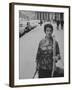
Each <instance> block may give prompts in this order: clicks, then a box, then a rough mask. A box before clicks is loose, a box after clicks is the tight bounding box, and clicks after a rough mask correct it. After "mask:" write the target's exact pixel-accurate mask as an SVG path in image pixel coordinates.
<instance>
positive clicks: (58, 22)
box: [56, 20, 60, 30]
mask: <svg viewBox="0 0 72 90" xmlns="http://www.w3.org/2000/svg"><path fill="white" fill-rule="evenodd" d="M56 22H57V30H59V24H60V21H59V20H57V21H56Z"/></svg>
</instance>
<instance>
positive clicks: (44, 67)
mask: <svg viewBox="0 0 72 90" xmlns="http://www.w3.org/2000/svg"><path fill="white" fill-rule="evenodd" d="M44 32H45V34H46V36H45V38H44V39H42V40H41V41H40V43H39V47H38V51H37V56H36V64H37V66H36V69H37V70H38V77H39V78H48V77H51V74H52V71H53V60H55V63H56V62H57V61H58V60H59V59H60V52H59V46H58V42H57V41H56V40H55V56H53V37H52V33H53V26H52V25H51V24H46V25H45V26H44Z"/></svg>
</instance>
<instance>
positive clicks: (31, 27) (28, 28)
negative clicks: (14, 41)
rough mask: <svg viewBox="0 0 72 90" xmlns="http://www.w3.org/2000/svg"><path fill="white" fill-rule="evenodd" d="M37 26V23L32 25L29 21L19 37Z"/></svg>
mask: <svg viewBox="0 0 72 90" xmlns="http://www.w3.org/2000/svg"><path fill="white" fill-rule="evenodd" d="M36 27H37V25H35V26H31V24H30V22H27V25H26V27H25V28H24V30H23V33H19V37H22V36H23V35H25V34H26V33H28V32H29V31H31V30H33V29H34V28H36Z"/></svg>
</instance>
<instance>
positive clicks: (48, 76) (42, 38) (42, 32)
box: [10, 3, 70, 86]
mask: <svg viewBox="0 0 72 90" xmlns="http://www.w3.org/2000/svg"><path fill="white" fill-rule="evenodd" d="M16 4H17V5H16ZM16 4H15V3H13V4H12V5H13V8H11V10H13V15H14V16H13V19H14V21H13V22H12V24H13V23H14V24H13V26H14V28H13V31H14V32H13V33H14V38H13V39H14V58H13V59H14V60H13V61H12V63H14V66H13V68H12V66H11V70H12V72H11V73H13V74H12V75H13V76H12V75H11V77H12V79H13V82H14V83H11V84H12V85H13V86H15V85H24V86H25V85H30V86H32V85H33V86H34V85H48V84H49V85H50V84H58V83H60V84H61V83H63V84H64V83H69V82H70V81H69V79H70V77H69V73H70V60H69V53H70V52H69V43H70V42H69V39H70V38H69V30H70V29H69V27H70V25H69V23H70V21H69V19H70V17H69V13H70V12H69V6H56V7H55V6H52V5H50V6H49V5H46V6H45V5H36V4H32V5H31V4H22V5H21V4H20V5H19V4H18V3H16ZM10 65H11V64H10ZM11 73H10V74H11Z"/></svg>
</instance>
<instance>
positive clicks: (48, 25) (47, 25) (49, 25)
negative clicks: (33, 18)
mask: <svg viewBox="0 0 72 90" xmlns="http://www.w3.org/2000/svg"><path fill="white" fill-rule="evenodd" d="M47 27H49V28H51V30H52V32H53V26H52V24H45V25H44V32H45V33H46V28H47Z"/></svg>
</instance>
